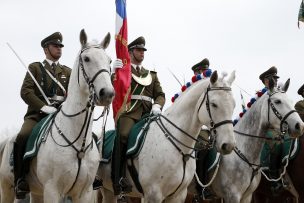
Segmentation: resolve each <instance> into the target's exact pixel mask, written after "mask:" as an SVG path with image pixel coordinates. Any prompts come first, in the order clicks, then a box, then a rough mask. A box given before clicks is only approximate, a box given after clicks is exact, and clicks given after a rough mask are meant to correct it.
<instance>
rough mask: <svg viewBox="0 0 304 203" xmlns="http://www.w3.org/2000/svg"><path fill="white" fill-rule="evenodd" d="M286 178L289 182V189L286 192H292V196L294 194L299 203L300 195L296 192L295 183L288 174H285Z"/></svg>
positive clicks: (296, 201)
mask: <svg viewBox="0 0 304 203" xmlns="http://www.w3.org/2000/svg"><path fill="white" fill-rule="evenodd" d="M285 178H286V180H287V182H288V183H289V185H288V187H287V188H286V190H288V191H289V192H290V194H292V195H293V196H294V198H295V203H298V202H299V193H298V191H297V190H296V188H295V186H294V185H293V182H292V180H291V178H290V176H289V174H288V173H286V174H285Z"/></svg>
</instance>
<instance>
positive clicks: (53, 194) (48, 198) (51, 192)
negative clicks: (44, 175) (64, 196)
mask: <svg viewBox="0 0 304 203" xmlns="http://www.w3.org/2000/svg"><path fill="white" fill-rule="evenodd" d="M43 196H44V203H54V202H59V200H60V199H61V197H60V193H59V191H58V190H57V188H56V187H55V184H54V182H51V181H49V182H47V183H46V184H45V185H44V191H43Z"/></svg>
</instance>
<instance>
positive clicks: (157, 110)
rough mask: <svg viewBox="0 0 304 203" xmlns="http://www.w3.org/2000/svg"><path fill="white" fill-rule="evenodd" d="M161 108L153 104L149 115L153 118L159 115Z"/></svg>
mask: <svg viewBox="0 0 304 203" xmlns="http://www.w3.org/2000/svg"><path fill="white" fill-rule="evenodd" d="M160 108H161V106H160V105H159V104H153V105H152V110H151V113H152V114H153V115H155V116H157V115H159V114H161V110H160Z"/></svg>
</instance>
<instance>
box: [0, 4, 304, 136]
mask: <svg viewBox="0 0 304 203" xmlns="http://www.w3.org/2000/svg"><path fill="white" fill-rule="evenodd" d="M300 3H301V1H300V0H188V1H181V0H149V1H148V0H128V1H127V16H128V29H129V42H131V41H133V40H134V39H135V38H137V37H138V36H144V37H145V38H146V47H147V49H148V51H147V52H146V55H145V60H144V63H143V65H144V67H146V68H147V69H151V70H156V71H157V72H158V76H159V79H160V82H161V83H162V86H163V89H164V92H165V93H166V97H167V102H166V105H165V108H167V107H168V106H170V105H171V97H172V96H173V95H174V94H175V93H177V92H179V91H180V86H179V84H178V83H177V82H176V81H175V79H174V78H173V77H172V76H171V75H170V72H169V71H168V69H170V70H172V71H173V72H174V73H175V74H176V76H177V77H179V78H180V80H181V81H183V80H185V81H186V82H188V81H190V79H191V76H192V75H193V73H192V71H191V67H192V66H193V65H194V64H196V63H198V62H199V61H201V60H202V59H203V58H209V60H210V68H211V69H212V70H218V71H220V72H221V71H226V72H228V73H230V72H231V71H232V70H236V81H235V84H237V86H236V85H234V86H233V91H234V95H235V99H236V102H237V106H236V109H235V115H237V114H238V113H239V112H240V111H241V100H240V88H239V87H241V88H242V89H244V90H245V91H246V92H248V93H249V94H251V95H254V93H255V91H256V90H260V89H261V88H262V87H263V85H262V83H261V81H260V80H259V79H258V77H259V75H260V73H262V72H263V71H265V70H267V69H268V68H270V67H271V66H273V65H275V66H276V67H277V68H278V70H279V71H278V75H279V76H280V81H284V82H285V81H286V80H287V79H288V78H291V84H290V88H289V92H288V95H289V96H290V98H291V99H292V100H293V102H294V103H295V102H296V101H298V100H300V99H301V97H300V96H299V95H297V90H298V88H299V87H300V86H301V85H302V84H303V83H304V79H303V77H304V60H303V59H304V57H303V54H304V24H302V27H303V28H302V29H298V27H297V17H298V11H299V6H300ZM115 15H116V14H115V1H114V0H86V1H81V0H52V1H46V0H26V1H24V0H1V1H0V27H1V32H0V53H1V60H0V63H1V68H0V76H1V80H0V93H1V105H0V112H1V114H0V122H1V124H0V130H1V129H5V128H18V129H19V127H20V126H21V124H22V122H23V116H24V114H25V112H26V108H27V106H26V104H25V103H24V102H23V100H22V99H21V98H20V87H21V84H22V81H23V78H24V76H25V73H26V71H25V69H24V67H23V66H22V65H21V63H20V62H19V61H18V60H17V58H16V56H15V55H14V54H13V53H12V52H11V50H10V49H9V48H8V46H7V45H6V43H7V42H9V43H10V44H11V45H12V46H13V48H14V49H15V50H16V51H17V53H18V54H19V55H20V57H21V58H22V59H23V61H24V62H25V64H29V63H32V62H34V61H43V60H44V57H45V56H44V54H43V50H42V48H41V47H40V42H41V40H42V39H43V38H45V37H46V36H48V35H50V34H52V33H53V32H56V31H60V32H61V33H62V35H63V44H64V45H65V47H64V48H63V56H62V58H61V60H60V63H61V64H65V65H67V66H69V67H71V68H72V67H73V64H74V60H75V58H76V54H77V52H78V51H79V49H80V43H79V33H80V30H81V29H82V28H84V29H85V31H86V32H87V35H88V38H89V40H90V39H98V40H102V39H103V37H104V36H105V35H106V33H107V32H110V33H111V35H112V41H111V43H110V46H109V48H108V54H109V55H110V56H111V57H112V59H113V60H114V59H115V50H114V45H115V43H114V33H115ZM238 86H239V87H238ZM243 95H244V97H245V102H246V103H247V102H248V101H249V99H250V98H251V96H249V95H248V94H246V93H245V92H243ZM100 110H101V108H98V110H97V113H99V112H100ZM97 116H98V115H97V114H95V117H97ZM110 128H113V119H112V116H111V115H110V117H109V119H108V125H107V129H110ZM99 129H100V123H95V124H94V130H95V131H99Z"/></svg>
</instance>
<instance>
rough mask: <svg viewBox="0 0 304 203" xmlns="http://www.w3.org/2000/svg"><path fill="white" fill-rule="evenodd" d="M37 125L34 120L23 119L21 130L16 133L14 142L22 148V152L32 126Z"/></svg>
mask: <svg viewBox="0 0 304 203" xmlns="http://www.w3.org/2000/svg"><path fill="white" fill-rule="evenodd" d="M36 124H37V121H36V120H34V119H30V118H29V119H25V120H24V123H23V124H22V127H21V130H20V132H19V133H18V135H17V137H16V140H15V142H16V143H17V145H18V146H22V148H23V149H22V150H25V145H26V142H27V140H28V137H29V136H30V135H31V132H32V130H33V128H34V126H35V125H36Z"/></svg>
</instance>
